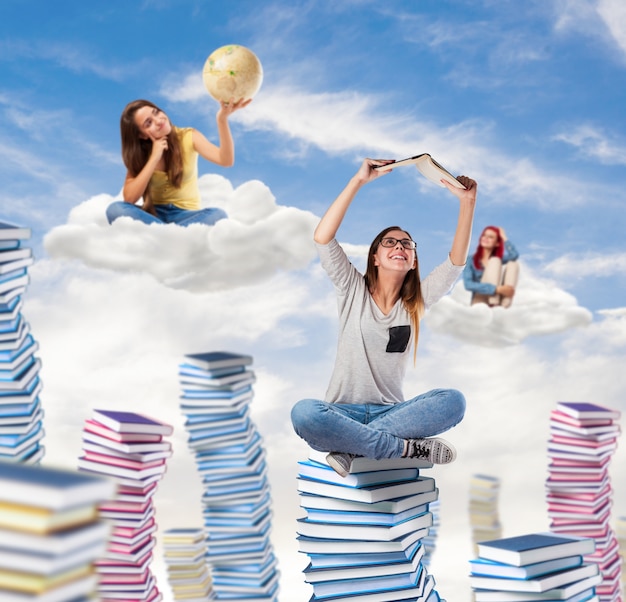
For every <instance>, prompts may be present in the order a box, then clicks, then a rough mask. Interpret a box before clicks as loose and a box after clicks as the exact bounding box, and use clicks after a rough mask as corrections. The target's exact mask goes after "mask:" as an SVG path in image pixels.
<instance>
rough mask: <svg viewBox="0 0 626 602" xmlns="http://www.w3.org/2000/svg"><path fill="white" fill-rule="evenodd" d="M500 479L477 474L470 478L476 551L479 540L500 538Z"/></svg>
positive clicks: (472, 526)
mask: <svg viewBox="0 0 626 602" xmlns="http://www.w3.org/2000/svg"><path fill="white" fill-rule="evenodd" d="M499 493H500V479H498V478H497V477H493V476H489V475H483V474H475V475H472V477H471V479H470V491H469V516H470V526H471V529H472V541H473V543H474V552H475V553H477V552H478V547H477V544H478V542H479V541H485V540H491V539H499V538H500V537H501V536H502V526H501V525H500V518H499V515H498V494H499Z"/></svg>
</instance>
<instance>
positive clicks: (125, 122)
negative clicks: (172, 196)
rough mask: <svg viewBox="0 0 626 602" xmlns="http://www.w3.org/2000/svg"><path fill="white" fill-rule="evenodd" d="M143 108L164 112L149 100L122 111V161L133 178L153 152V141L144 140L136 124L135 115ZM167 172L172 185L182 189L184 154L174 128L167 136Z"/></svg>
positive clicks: (136, 101)
mask: <svg viewBox="0 0 626 602" xmlns="http://www.w3.org/2000/svg"><path fill="white" fill-rule="evenodd" d="M143 107H152V108H153V109H156V110H157V111H161V112H163V111H162V110H161V109H160V108H159V107H157V106H156V105H155V104H154V103H152V102H150V101H149V100H142V99H140V100H133V101H132V102H129V103H128V104H127V105H126V107H124V110H123V111H122V117H121V118H120V133H121V135H122V160H123V161H124V165H126V169H128V171H129V173H130V175H131V176H133V177H135V176H136V175H137V174H138V173H139V172H140V171H141V170H142V169H143V168H144V166H145V164H146V163H147V162H148V159H149V157H150V153H151V152H152V140H150V139H149V138H148V139H146V138H142V137H141V132H140V130H139V128H138V127H137V124H136V123H135V113H136V112H137V111H138V110H139V109H142V108H143ZM163 158H164V161H165V171H166V172H167V177H168V178H169V181H170V184H172V186H174V187H175V188H180V184H181V182H182V179H183V153H182V149H181V145H180V140H179V139H178V136H177V135H176V132H175V130H174V126H172V130H171V131H170V133H169V134H168V135H167V151H165V153H164V154H163Z"/></svg>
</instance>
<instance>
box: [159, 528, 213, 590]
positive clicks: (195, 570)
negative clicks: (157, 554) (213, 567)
mask: <svg viewBox="0 0 626 602" xmlns="http://www.w3.org/2000/svg"><path fill="white" fill-rule="evenodd" d="M163 556H164V558H165V564H166V566H167V576H168V580H169V584H170V587H171V589H172V594H173V595H174V600H181V601H184V602H207V601H208V600H213V599H215V597H214V595H213V589H212V584H211V574H210V572H209V567H208V565H207V560H206V542H205V538H204V531H203V530H202V529H168V530H167V531H165V532H164V533H163Z"/></svg>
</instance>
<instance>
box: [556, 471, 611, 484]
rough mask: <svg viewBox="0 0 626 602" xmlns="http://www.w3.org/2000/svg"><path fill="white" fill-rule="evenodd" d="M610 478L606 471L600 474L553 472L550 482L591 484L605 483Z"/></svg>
mask: <svg viewBox="0 0 626 602" xmlns="http://www.w3.org/2000/svg"><path fill="white" fill-rule="evenodd" d="M607 476H608V473H607V472H606V471H603V472H602V473H600V474H587V473H583V474H577V473H575V472H551V473H550V481H572V482H573V483H577V482H589V483H597V482H599V481H603V480H604V479H605V478H606V477H607Z"/></svg>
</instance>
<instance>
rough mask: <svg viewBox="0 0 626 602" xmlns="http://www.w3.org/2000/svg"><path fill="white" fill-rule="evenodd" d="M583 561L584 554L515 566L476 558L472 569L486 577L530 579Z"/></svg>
mask: <svg viewBox="0 0 626 602" xmlns="http://www.w3.org/2000/svg"><path fill="white" fill-rule="evenodd" d="M582 563H583V558H582V556H564V557H563V558H555V559H554V560H545V561H544V562H536V563H535V564H527V565H526V566H513V565H510V564H502V563H501V562H494V561H493V560H485V559H483V558H476V559H474V560H470V570H471V574H472V575H482V576H485V577H506V578H508V579H530V578H531V577H539V576H541V575H545V574H547V573H554V572H555V571H561V570H564V569H571V568H574V567H577V566H580V565H581V564H582Z"/></svg>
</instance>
